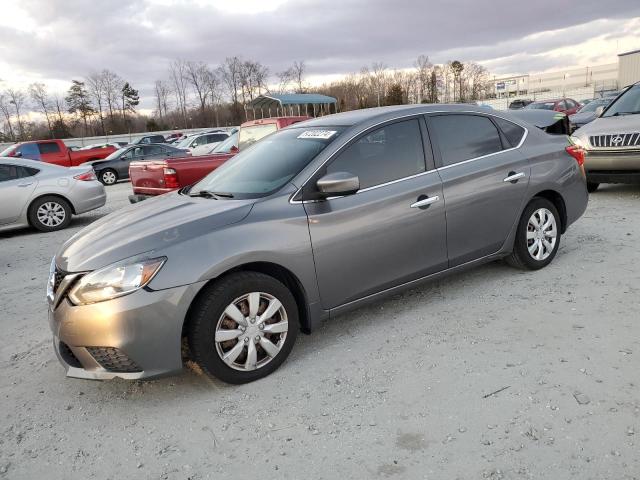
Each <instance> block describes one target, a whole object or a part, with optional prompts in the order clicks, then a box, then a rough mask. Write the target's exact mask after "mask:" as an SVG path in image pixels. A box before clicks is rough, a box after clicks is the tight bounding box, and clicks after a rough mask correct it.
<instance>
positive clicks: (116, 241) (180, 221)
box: [56, 192, 255, 272]
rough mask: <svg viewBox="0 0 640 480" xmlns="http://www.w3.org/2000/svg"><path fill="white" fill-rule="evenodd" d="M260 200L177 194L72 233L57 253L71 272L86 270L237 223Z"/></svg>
mask: <svg viewBox="0 0 640 480" xmlns="http://www.w3.org/2000/svg"><path fill="white" fill-rule="evenodd" d="M254 202H255V200H213V199H206V198H191V197H189V196H185V195H180V194H178V193H177V192H173V193H169V194H166V195H162V196H159V197H156V198H153V199H149V200H145V201H144V202H140V203H136V204H133V205H129V206H127V207H125V208H122V209H120V210H118V211H116V212H114V213H112V214H110V215H107V216H106V217H103V218H101V219H100V220H98V221H96V222H94V223H92V224H91V225H89V226H88V227H86V228H85V229H83V230H81V231H80V232H78V233H77V234H76V235H74V236H73V237H71V238H70V239H69V240H68V241H67V242H66V243H65V244H64V245H63V246H62V248H61V249H60V250H59V252H58V254H57V255H56V265H57V266H58V268H60V269H62V270H64V271H66V272H85V271H90V270H95V269H98V268H102V267H105V266H107V265H110V264H112V263H115V262H117V261H120V260H123V259H126V258H129V257H132V256H135V255H140V254H148V255H149V256H153V255H155V254H157V255H160V254H161V253H158V252H161V251H162V250H163V249H164V248H166V247H169V246H172V245H175V244H178V243H181V242H183V241H186V240H190V239H193V238H194V237H197V236H199V235H204V234H207V233H210V232H211V231H212V230H214V229H217V228H222V227H224V226H226V225H230V224H232V223H237V222H239V221H241V220H242V219H243V218H245V217H246V216H247V215H248V214H249V212H250V211H251V207H252V205H253V203H254Z"/></svg>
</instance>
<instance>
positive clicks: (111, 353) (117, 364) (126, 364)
mask: <svg viewBox="0 0 640 480" xmlns="http://www.w3.org/2000/svg"><path fill="white" fill-rule="evenodd" d="M87 351H88V352H89V353H90V354H91V356H92V357H93V358H94V359H95V360H96V362H98V363H99V364H100V365H101V366H102V368H104V369H105V370H108V371H109V372H116V373H133V372H141V371H142V369H141V368H140V367H138V365H136V362H134V361H133V360H131V359H130V358H129V357H128V356H127V354H126V353H124V352H123V351H122V350H119V349H117V348H114V347H87Z"/></svg>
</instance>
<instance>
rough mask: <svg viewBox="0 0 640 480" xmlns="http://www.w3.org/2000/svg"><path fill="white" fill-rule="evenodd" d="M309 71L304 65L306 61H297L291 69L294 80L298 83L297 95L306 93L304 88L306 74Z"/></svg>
mask: <svg viewBox="0 0 640 480" xmlns="http://www.w3.org/2000/svg"><path fill="white" fill-rule="evenodd" d="M306 70H307V66H306V65H305V63H304V60H300V61H297V60H296V61H295V62H293V65H292V67H291V72H292V74H293V80H294V81H295V82H296V87H297V90H296V91H297V93H304V92H305V91H306V89H305V86H304V74H305V72H306Z"/></svg>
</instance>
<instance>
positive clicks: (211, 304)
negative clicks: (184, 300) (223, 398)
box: [186, 272, 300, 384]
mask: <svg viewBox="0 0 640 480" xmlns="http://www.w3.org/2000/svg"><path fill="white" fill-rule="evenodd" d="M258 299H259V301H257V300H258ZM274 299H275V300H277V301H278V302H279V308H278V303H273V308H272V307H271V305H272V301H273V300H274ZM251 301H252V302H253V304H254V305H259V308H257V307H256V310H257V313H258V314H257V315H255V312H254V318H252V316H251V313H252V312H251V311H250V308H251V307H250V305H251V303H250V302H251ZM232 306H235V310H233V308H232ZM270 308H272V309H274V308H278V310H276V311H275V313H273V315H270V317H269V318H266V319H264V323H261V322H263V320H262V319H260V316H261V315H263V314H265V313H266V314H269V313H270V312H268V311H267V310H269V309H270ZM227 312H231V314H232V315H234V317H235V318H236V320H241V322H239V321H236V320H234V319H233V318H232V317H231V316H229V315H228V314H227ZM238 315H239V317H238ZM252 320H253V321H252ZM187 321H188V326H187V332H186V333H187V341H188V345H189V352H190V356H191V359H192V360H193V361H194V362H196V363H197V364H198V365H199V366H200V367H201V368H202V370H204V371H205V372H206V373H207V374H208V375H210V376H213V377H216V378H218V379H220V380H222V381H224V382H227V383H232V384H241V383H248V382H252V381H254V380H258V379H259V378H263V377H266V376H267V375H269V374H270V373H272V372H273V371H275V370H276V369H277V368H278V367H279V366H280V365H281V364H282V363H283V362H284V361H285V359H286V358H287V356H288V355H289V353H290V352H291V349H292V348H293V344H294V343H295V341H296V336H297V334H298V330H299V329H300V322H299V320H298V308H297V304H296V301H295V299H294V297H293V295H292V294H291V291H290V290H289V289H288V288H287V287H286V286H285V285H283V284H282V283H281V282H279V281H278V280H276V279H275V278H273V277H270V276H268V275H264V274H262V273H258V272H236V273H232V274H229V275H227V276H225V277H223V278H221V279H220V280H218V281H216V282H215V283H212V284H211V285H209V286H207V287H205V289H204V290H203V292H202V293H201V295H199V296H198V298H197V299H196V301H195V303H194V304H193V305H192V307H191V312H190V314H189V318H188V319H187ZM242 322H244V324H245V325H246V326H244V325H242ZM276 324H277V325H278V326H277V327H271V326H270V325H276ZM284 328H286V331H284V332H283V331H282V330H283V329H284ZM267 329H270V330H271V329H272V330H273V331H274V333H271V332H270V331H269V332H267ZM266 342H268V343H266ZM263 345H264V348H263ZM268 351H270V352H271V355H270V354H268V353H267V352H268ZM252 354H255V355H252ZM223 357H227V360H226V361H225V360H223ZM252 359H253V360H254V362H255V363H254V362H252V361H251V360H252ZM247 366H249V367H247ZM252 366H253V368H252Z"/></svg>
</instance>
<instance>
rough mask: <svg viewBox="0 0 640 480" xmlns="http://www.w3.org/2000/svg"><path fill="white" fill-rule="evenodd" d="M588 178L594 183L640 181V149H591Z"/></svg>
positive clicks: (588, 156) (588, 158)
mask: <svg viewBox="0 0 640 480" xmlns="http://www.w3.org/2000/svg"><path fill="white" fill-rule="evenodd" d="M584 168H585V171H586V173H587V180H588V181H589V182H594V183H640V150H637V149H633V150H625V149H619V150H613V149H611V150H589V151H587V155H586V156H585V160H584Z"/></svg>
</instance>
